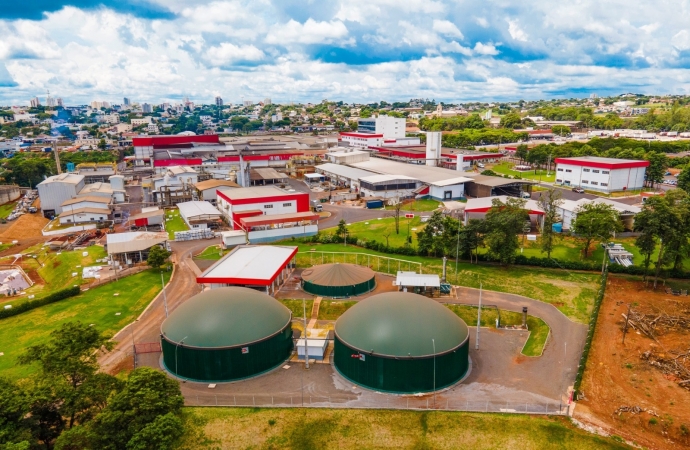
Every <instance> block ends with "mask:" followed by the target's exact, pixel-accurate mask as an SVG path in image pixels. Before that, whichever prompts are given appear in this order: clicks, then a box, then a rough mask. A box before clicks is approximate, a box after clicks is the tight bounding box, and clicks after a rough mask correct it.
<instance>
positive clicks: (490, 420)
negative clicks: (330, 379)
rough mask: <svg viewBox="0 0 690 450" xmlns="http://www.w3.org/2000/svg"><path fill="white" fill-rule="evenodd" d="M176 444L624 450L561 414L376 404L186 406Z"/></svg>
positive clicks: (195, 446) (189, 446)
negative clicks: (379, 407) (330, 406)
mask: <svg viewBox="0 0 690 450" xmlns="http://www.w3.org/2000/svg"><path fill="white" fill-rule="evenodd" d="M184 422H185V426H184V429H185V434H184V435H183V437H182V442H181V443H180V446H179V448H181V449H185V450H190V449H199V448H209V449H210V448H213V449H216V448H252V449H259V448H261V449H273V448H290V449H298V450H299V449H316V448H319V449H331V448H332V449H341V450H347V449H357V450H359V449H363V448H367V449H373V448H377V449H382V448H385V449H402V448H404V449H413V448H414V449H432V448H434V449H441V448H443V449H470V448H471V449H478V450H479V449H505V448H519V449H522V450H535V449H547V450H549V449H559V450H589V449H594V448H596V449H602V450H608V449H627V448H630V447H628V446H626V445H624V444H622V443H620V442H617V441H615V440H614V439H612V438H603V437H600V436H597V435H594V434H590V433H587V432H586V431H584V430H581V429H579V428H576V427H575V426H574V425H572V424H571V423H570V421H569V419H567V418H564V417H547V416H528V415H520V414H484V413H466V412H438V411H434V412H423V411H391V410H373V409H364V410H362V409H322V408H318V409H298V408H294V409H288V408H265V409H264V408H185V409H184Z"/></svg>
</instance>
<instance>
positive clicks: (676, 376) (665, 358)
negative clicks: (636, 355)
mask: <svg viewBox="0 0 690 450" xmlns="http://www.w3.org/2000/svg"><path fill="white" fill-rule="evenodd" d="M640 358H641V359H643V360H645V361H647V363H648V364H649V365H650V366H654V367H656V368H657V369H658V370H660V371H661V372H662V373H663V374H664V375H666V377H667V378H669V379H670V380H671V381H675V382H676V383H678V385H680V387H682V388H685V389H688V390H690V348H689V349H688V350H686V351H685V352H683V351H678V350H670V351H669V352H668V355H666V354H656V353H654V352H652V351H646V352H644V353H642V354H641V355H640Z"/></svg>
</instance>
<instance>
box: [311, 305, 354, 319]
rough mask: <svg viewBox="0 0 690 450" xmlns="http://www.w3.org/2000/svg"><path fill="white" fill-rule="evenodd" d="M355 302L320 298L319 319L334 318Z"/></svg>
mask: <svg viewBox="0 0 690 450" xmlns="http://www.w3.org/2000/svg"><path fill="white" fill-rule="evenodd" d="M356 303H357V302H353V301H338V300H321V305H320V306H319V320H336V319H337V318H338V317H340V316H342V315H343V313H344V312H345V311H347V310H348V309H350V308H352V307H353V306H354V305H355V304H356Z"/></svg>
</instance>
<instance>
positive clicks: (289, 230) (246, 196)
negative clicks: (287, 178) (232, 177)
mask: <svg viewBox="0 0 690 450" xmlns="http://www.w3.org/2000/svg"><path fill="white" fill-rule="evenodd" d="M217 193H218V199H217V206H218V209H219V210H220V212H221V213H222V214H223V216H224V217H225V219H226V220H227V222H228V224H229V225H230V226H232V228H233V229H234V230H244V231H246V232H247V233H248V234H247V237H248V238H249V241H250V242H251V243H252V244H254V243H260V242H270V241H274V240H278V239H284V238H286V237H292V236H296V237H297V236H312V235H314V234H316V232H317V231H318V226H317V224H318V219H319V215H318V214H313V213H311V211H310V206H309V194H308V193H306V192H287V191H285V190H283V189H280V188H278V187H277V186H260V187H249V188H229V189H218V191H217ZM259 216H266V217H265V219H264V220H256V219H254V220H247V219H250V218H257V217H259Z"/></svg>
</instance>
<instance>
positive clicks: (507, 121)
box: [500, 113, 522, 129]
mask: <svg viewBox="0 0 690 450" xmlns="http://www.w3.org/2000/svg"><path fill="white" fill-rule="evenodd" d="M500 125H501V128H510V129H515V128H522V118H521V117H520V114H518V113H508V114H506V115H505V116H503V117H501V123H500Z"/></svg>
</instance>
